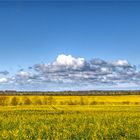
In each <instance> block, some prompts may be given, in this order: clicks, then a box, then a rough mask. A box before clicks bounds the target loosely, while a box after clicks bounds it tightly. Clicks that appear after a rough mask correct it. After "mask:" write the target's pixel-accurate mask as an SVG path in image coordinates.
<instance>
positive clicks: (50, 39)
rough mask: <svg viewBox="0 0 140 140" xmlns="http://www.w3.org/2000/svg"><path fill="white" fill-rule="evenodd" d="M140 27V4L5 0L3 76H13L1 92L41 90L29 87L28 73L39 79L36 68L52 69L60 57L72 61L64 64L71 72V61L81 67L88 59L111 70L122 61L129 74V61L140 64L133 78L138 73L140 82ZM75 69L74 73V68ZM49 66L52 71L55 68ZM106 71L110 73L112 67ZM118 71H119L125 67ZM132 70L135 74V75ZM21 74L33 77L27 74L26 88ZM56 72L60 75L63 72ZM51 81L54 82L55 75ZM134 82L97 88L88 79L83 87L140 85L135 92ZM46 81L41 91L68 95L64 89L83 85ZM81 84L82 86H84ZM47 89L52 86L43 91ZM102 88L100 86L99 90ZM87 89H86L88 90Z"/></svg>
mask: <svg viewBox="0 0 140 140" xmlns="http://www.w3.org/2000/svg"><path fill="white" fill-rule="evenodd" d="M139 25H140V2H138V1H135V2H131V1H130V0H129V1H127V0H126V1H123V2H120V1H117V0H114V1H113V2H111V1H106V0H103V1H100V2H99V1H98V2H97V1H95V0H94V1H92V0H90V1H80V0H78V1H72V0H70V1H64V0H63V1H59V0H57V1H45V0H43V1H30V2H27V1H12V0H11V1H9V2H8V1H5V2H4V1H0V71H1V72H3V71H8V73H9V74H6V75H5V74H1V75H0V79H2V80H0V81H2V82H1V83H0V88H1V89H11V88H12V89H18V90H23V89H25V90H37V89H36V88H35V87H36V81H35V84H32V83H31V84H27V81H26V80H29V81H30V80H31V79H30V77H31V75H30V76H29V75H28V74H29V73H30V74H31V73H32V76H33V75H37V72H38V71H36V69H35V66H36V65H39V64H40V65H41V64H46V65H47V64H48V63H49V64H50V63H51V64H53V63H54V62H57V61H56V60H57V58H58V57H59V56H60V57H61V56H63V55H64V56H68V55H70V56H71V57H66V58H64V59H65V64H64V63H63V65H65V67H66V68H68V69H71V68H70V67H69V66H68V65H69V64H68V63H67V61H69V60H70V61H73V62H74V64H75V63H76V64H78V63H77V61H76V60H77V59H78V58H84V59H85V60H84V61H85V62H86V63H89V62H90V60H92V59H95V58H98V59H99V60H102V61H105V62H106V63H107V64H109V69H111V68H112V67H111V66H110V65H111V64H112V63H113V64H114V65H115V66H116V64H115V62H116V63H117V62H118V63H119V62H120V61H119V60H122V61H121V64H122V63H123V64H125V67H123V68H122V72H123V73H124V69H126V63H124V62H126V61H127V62H128V66H131V67H133V68H134V65H136V68H135V70H133V74H134V71H135V72H137V75H136V76H135V78H134V77H131V78H132V79H136V78H137V80H138V78H139V75H140V74H139V72H138V71H139V64H140V56H139V52H140V41H139V40H140V38H139V37H140V26H139ZM61 54H63V55H61ZM73 58H74V59H73ZM75 59H76V60H75ZM62 61H63V60H62ZM78 62H79V61H78ZM57 65H58V64H57ZM70 65H71V67H72V69H73V65H72V64H70ZM94 65H96V64H94ZM78 66H79V65H78ZM121 66H122V65H121ZM28 67H30V68H32V69H28ZM50 67H51V68H52V69H53V67H52V66H50ZM61 67H62V66H61ZM95 67H96V66H95ZM102 67H103V68H104V67H105V68H106V67H107V68H108V65H106V66H102ZM116 67H117V69H118V67H120V66H118V65H117V66H116ZM45 68H46V67H45ZM78 68H79V67H78ZM46 69H48V68H46ZM113 69H114V68H113ZM52 71H53V70H52ZM92 71H93V70H92ZM127 71H129V72H130V70H127ZM131 71H132V70H131ZM20 72H21V73H22V74H23V73H24V74H25V73H26V74H27V73H28V74H27V75H28V76H29V77H28V76H27V75H26V74H25V75H26V76H25V75H24V74H23V75H24V76H25V77H26V80H25V79H24V78H25V77H24V78H23V77H22V78H23V79H20V80H23V81H24V82H23V83H22V84H21V83H19V82H18V80H17V79H18V78H19V77H20V76H21V75H22V74H21V73H20ZM47 72H48V71H47V70H46V71H45V76H44V77H43V76H42V75H43V74H42V70H40V71H39V72H38V73H39V74H38V77H39V76H42V77H43V78H44V79H45V78H46V75H47V76H48V75H49V73H47ZM115 72H116V71H115ZM19 73H20V74H21V75H20V74H19ZM43 73H44V71H43ZM55 73H56V75H57V76H58V75H59V74H58V71H57V72H56V71H55ZM79 73H80V72H79ZM112 73H114V71H113V72H112ZM117 74H118V73H117ZM23 75H22V76H23ZM94 75H96V74H95V73H93V75H92V74H91V77H93V76H94ZM101 75H102V73H101ZM101 75H99V76H98V78H99V77H101ZM57 76H56V77H57ZM129 76H130V75H129ZM27 77H28V78H29V79H28V78H27ZM49 77H50V79H51V78H52V79H53V78H54V77H53V76H52V75H49ZM91 77H90V78H91ZM4 78H5V80H4ZM20 78H21V77H20ZM59 78H60V77H59V76H58V78H57V80H58V81H59V80H60V79H61V78H62V77H61V78H60V79H59ZM69 78H70V77H63V80H64V79H65V80H69ZM96 78H97V77H96ZM9 79H10V80H9ZM11 79H14V80H11ZM15 79H16V80H15ZM54 79H55V78H54ZM132 79H128V81H125V82H124V83H126V85H125V86H124V87H123V86H120V83H118V82H116V81H113V80H112V81H110V83H112V82H113V83H117V85H118V86H116V85H111V86H110V84H109V85H108V84H107V85H106V84H105V83H100V82H99V83H98V82H95V83H94V80H93V81H91V82H89V81H87V82H86V80H85V83H84V85H85V84H86V85H88V86H89V88H90V89H96V88H98V89H100V88H105V89H107V88H109V89H118V88H126V89H128V88H132V89H139V86H138V85H139V81H137V82H138V83H137V85H135V84H136V82H132V83H131V84H132V87H130V86H129V87H128V86H127V85H130V83H129V82H130V81H132ZM45 80H46V82H45V81H43V82H42V81H41V80H39V90H50V87H51V89H52V90H53V89H54V90H63V89H64V88H63V87H64V86H66V87H67V88H66V90H67V89H73V88H72V87H73V84H74V83H75V82H79V81H78V80H79V79H78V80H75V81H71V82H70V83H67V82H64V81H61V80H60V81H59V82H58V81H57V83H55V82H54V81H51V80H50V82H49V80H48V79H45ZM3 81H4V82H3ZM9 81H10V82H9ZM80 82H81V84H82V81H80ZM128 83H129V84H128ZM45 84H47V85H49V87H46V88H44V85H45ZM98 84H100V86H99V87H98ZM27 85H28V87H27ZM84 85H83V89H85V87H86V86H84ZM133 85H134V86H133ZM45 86H46V85H45ZM80 86H81V85H80ZM80 86H79V85H77V86H75V87H74V89H80V88H79V87H80ZM58 87H59V88H58ZM64 90H65V89H64Z"/></svg>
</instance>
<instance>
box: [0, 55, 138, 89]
mask: <svg viewBox="0 0 140 140" xmlns="http://www.w3.org/2000/svg"><path fill="white" fill-rule="evenodd" d="M9 75H10V74H9ZM9 75H5V77H6V76H7V77H6V78H1V79H0V83H9V84H15V85H20V87H21V86H26V85H27V86H28V88H29V87H32V89H33V87H34V88H35V89H37V88H39V86H40V87H41V88H42V89H43V88H45V89H46V88H49V87H55V89H66V88H68V89H70V88H73V89H74V88H75V89H78V88H79V89H84V88H86V87H87V85H88V86H90V87H96V86H100V87H104V86H109V87H113V86H114V87H115V88H116V87H122V86H121V85H124V84H125V85H128V86H129V85H130V83H131V85H135V86H139V85H140V72H139V71H138V69H137V68H136V67H135V66H133V65H131V64H130V63H129V62H128V61H127V60H120V59H119V60H117V61H111V62H110V61H104V60H102V59H99V58H98V59H92V60H90V61H87V60H85V59H84V58H79V57H78V58H77V57H73V56H71V55H64V54H61V55H59V56H58V57H57V58H56V60H55V61H54V62H52V63H44V64H36V65H34V66H32V68H29V69H28V70H27V71H25V70H20V71H18V72H17V74H15V75H12V76H11V77H10V76H9ZM37 85H38V86H37ZM51 85H53V86H51ZM39 89H40V88H39ZM25 90H26V89H25ZM46 90H47V89H46ZM52 90H53V89H52Z"/></svg>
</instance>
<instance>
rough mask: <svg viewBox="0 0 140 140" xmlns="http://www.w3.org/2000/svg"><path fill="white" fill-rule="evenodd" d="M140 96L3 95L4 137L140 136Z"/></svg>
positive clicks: (119, 139) (112, 139) (108, 139)
mask: <svg viewBox="0 0 140 140" xmlns="http://www.w3.org/2000/svg"><path fill="white" fill-rule="evenodd" d="M139 126H140V96H139V95H122V96H0V139H1V140H7V139H13V140H16V139H17V140H32V139H33V140H36V139H37V140H52V139H54V140H81V139H89V140H90V139H93V140H104V139H105V140H138V139H140V127H139Z"/></svg>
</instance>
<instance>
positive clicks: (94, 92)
mask: <svg viewBox="0 0 140 140" xmlns="http://www.w3.org/2000/svg"><path fill="white" fill-rule="evenodd" d="M0 95H8V96H10V95H18V96H20V95H21V96H22V95H42V96H44V95H47V96H93V95H94V96H102V95H140V90H133V91H131V90H128V91H124V90H116V91H115V90H110V91H108V90H89V91H61V92H59V91H58V92H51V91H47V92H44V91H13V90H11V91H10V90H6V91H0Z"/></svg>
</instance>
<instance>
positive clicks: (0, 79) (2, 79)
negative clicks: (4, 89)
mask: <svg viewBox="0 0 140 140" xmlns="http://www.w3.org/2000/svg"><path fill="white" fill-rule="evenodd" d="M7 82H8V79H7V78H0V83H7Z"/></svg>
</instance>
